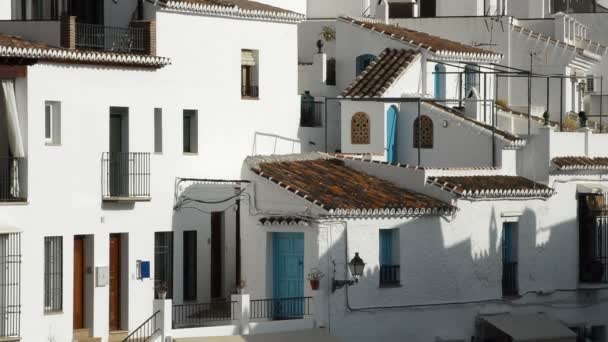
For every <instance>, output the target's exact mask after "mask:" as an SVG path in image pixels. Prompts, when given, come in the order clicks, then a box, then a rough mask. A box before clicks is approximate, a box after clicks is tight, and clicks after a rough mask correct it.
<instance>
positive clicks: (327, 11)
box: [307, 0, 375, 19]
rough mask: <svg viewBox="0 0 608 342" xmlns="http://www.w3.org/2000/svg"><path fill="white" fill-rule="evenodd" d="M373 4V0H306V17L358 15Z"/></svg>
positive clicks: (322, 17) (320, 17) (321, 17)
mask: <svg viewBox="0 0 608 342" xmlns="http://www.w3.org/2000/svg"><path fill="white" fill-rule="evenodd" d="M373 5H375V3H374V1H370V0H336V1H324V0H307V17H308V18H309V19H326V18H336V17H338V16H340V15H350V16H357V17H360V16H362V15H363V13H364V12H365V10H366V9H368V8H369V7H370V6H373ZM374 8H375V7H374Z"/></svg>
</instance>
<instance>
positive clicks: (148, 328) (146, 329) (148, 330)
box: [122, 311, 160, 342]
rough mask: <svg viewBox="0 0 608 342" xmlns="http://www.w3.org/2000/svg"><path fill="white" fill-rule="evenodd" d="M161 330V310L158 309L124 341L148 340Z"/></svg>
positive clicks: (143, 341) (138, 341)
mask: <svg viewBox="0 0 608 342" xmlns="http://www.w3.org/2000/svg"><path fill="white" fill-rule="evenodd" d="M159 331H160V311H156V312H155V313H154V314H153V315H152V316H150V318H148V319H147V320H146V321H145V322H143V323H142V324H141V325H140V326H139V327H137V329H135V330H133V332H132V333H130V334H129V336H127V337H126V338H125V339H124V340H122V342H147V341H151V340H152V339H153V338H154V337H156V335H157V333H158V332H159Z"/></svg>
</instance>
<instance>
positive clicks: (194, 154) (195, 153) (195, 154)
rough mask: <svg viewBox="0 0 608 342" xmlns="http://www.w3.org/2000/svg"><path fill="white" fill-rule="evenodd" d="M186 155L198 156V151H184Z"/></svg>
mask: <svg viewBox="0 0 608 342" xmlns="http://www.w3.org/2000/svg"><path fill="white" fill-rule="evenodd" d="M184 156H198V152H184Z"/></svg>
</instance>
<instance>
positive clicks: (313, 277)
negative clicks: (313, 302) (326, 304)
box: [308, 268, 325, 291]
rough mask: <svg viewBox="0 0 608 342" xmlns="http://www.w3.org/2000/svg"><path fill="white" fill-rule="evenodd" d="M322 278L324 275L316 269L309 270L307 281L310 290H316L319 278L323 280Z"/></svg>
mask: <svg viewBox="0 0 608 342" xmlns="http://www.w3.org/2000/svg"><path fill="white" fill-rule="evenodd" d="M323 276H325V275H324V274H323V272H321V271H320V270H319V269H318V268H313V269H311V270H310V273H308V281H310V288H311V289H313V290H314V291H316V290H318V289H319V284H320V281H321V278H323Z"/></svg>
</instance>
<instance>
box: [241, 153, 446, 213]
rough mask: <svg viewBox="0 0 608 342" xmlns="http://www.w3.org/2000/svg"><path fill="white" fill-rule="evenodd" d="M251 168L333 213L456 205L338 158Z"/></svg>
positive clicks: (437, 210)
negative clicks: (408, 187) (373, 174)
mask: <svg viewBox="0 0 608 342" xmlns="http://www.w3.org/2000/svg"><path fill="white" fill-rule="evenodd" d="M256 165H257V168H256V167H253V168H252V171H253V172H255V173H257V174H258V175H260V176H262V177H265V178H267V179H269V180H271V181H272V182H275V183H277V184H279V185H280V186H282V187H284V188H286V189H287V190H289V191H291V192H293V193H295V194H297V195H299V196H301V197H303V198H305V199H307V200H308V201H310V202H313V203H315V204H317V205H318V206H320V207H321V208H323V209H325V210H327V211H328V212H329V213H330V215H338V216H353V215H354V216H360V215H363V216H365V215H368V216H372V215H398V216H401V215H402V216H410V215H423V214H441V213H451V212H452V211H453V210H454V209H455V208H454V207H452V206H451V205H449V204H447V203H444V202H442V201H440V200H437V199H434V198H432V197H429V196H427V195H424V194H419V193H414V192H411V191H409V190H406V189H402V188H400V187H398V186H397V185H395V184H393V183H390V182H388V181H385V180H382V179H380V178H376V177H374V176H371V175H368V174H365V173H363V172H360V171H357V170H355V169H352V168H349V167H347V166H346V165H345V163H344V161H342V160H337V159H313V160H295V161H283V162H262V163H259V164H256Z"/></svg>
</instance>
